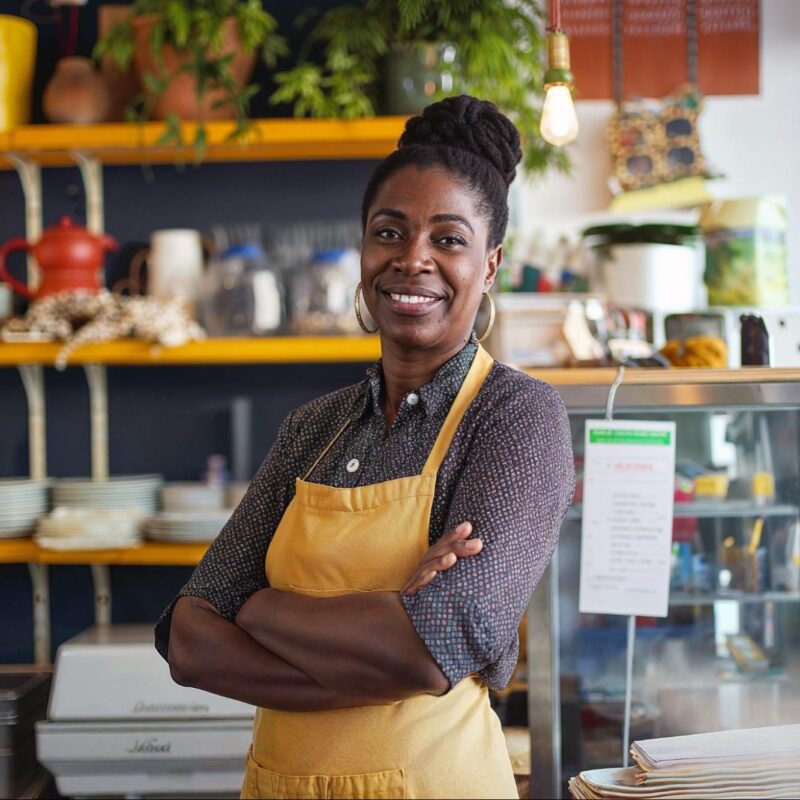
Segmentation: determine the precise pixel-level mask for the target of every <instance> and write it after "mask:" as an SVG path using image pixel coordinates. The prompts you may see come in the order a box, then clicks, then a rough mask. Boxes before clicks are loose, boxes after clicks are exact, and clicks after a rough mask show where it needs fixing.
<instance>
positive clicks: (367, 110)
mask: <svg viewBox="0 0 800 800" xmlns="http://www.w3.org/2000/svg"><path fill="white" fill-rule="evenodd" d="M297 23H298V25H300V26H301V27H306V26H310V29H309V31H308V33H307V36H306V39H305V42H304V45H303V48H302V50H301V53H300V58H299V59H298V63H297V65H296V66H295V67H294V68H292V69H290V70H287V71H284V72H280V73H277V74H276V75H275V81H276V83H277V84H278V89H277V91H276V92H275V93H274V94H273V95H272V97H271V102H272V103H275V104H277V103H289V104H291V105H292V107H293V110H294V114H295V115H296V116H312V117H336V118H344V119H351V118H355V117H365V116H371V115H373V114H375V113H376V112H377V111H378V110H380V101H381V92H380V77H381V75H382V69H383V68H384V65H385V63H386V60H387V57H388V56H390V54H391V53H392V50H393V49H395V50H397V49H398V48H400V49H402V48H415V47H417V48H418V47H421V46H422V47H425V46H427V47H428V48H433V49H434V50H435V51H438V52H440V53H442V54H445V53H449V54H450V57H451V58H450V60H449V61H448V62H447V65H446V72H447V75H448V76H449V77H448V80H447V81H443V82H441V83H440V84H439V85H437V86H436V87H435V90H434V91H433V92H431V96H430V97H427V98H426V102H433V101H434V100H437V99H440V98H441V97H443V96H446V95H448V94H471V95H474V96H477V97H480V98H482V99H485V100H491V101H492V102H494V103H495V104H496V105H497V106H498V107H499V108H501V109H502V110H503V111H504V112H506V113H507V114H508V115H509V116H510V117H511V118H512V119H513V121H514V123H515V124H516V125H517V127H518V128H519V130H520V134H521V135H522V139H523V152H524V164H525V167H526V168H527V170H528V171H529V172H531V173H537V172H543V171H544V170H546V169H548V168H549V167H553V166H554V167H556V168H558V169H561V170H568V168H569V158H568V156H567V154H566V153H565V152H564V151H563V150H560V149H558V148H555V147H553V146H552V145H549V144H547V143H546V142H545V141H544V140H543V139H542V138H541V136H540V135H539V121H540V118H541V106H542V101H543V96H544V91H543V88H542V80H543V72H544V70H543V62H544V56H545V52H544V51H545V42H544V37H543V27H544V26H543V21H542V11H541V8H540V6H539V3H538V2H536V0H518V2H515V3H513V4H512V3H508V2H506V0H360V2H358V3H352V4H348V5H343V6H339V7H336V8H333V9H330V10H329V11H326V12H325V13H324V14H322V15H321V16H318V15H316V14H315V13H314V12H305V13H304V14H302V15H301V16H300V17H298V21H297ZM428 52H430V49H429V51H428ZM315 53H319V54H320V55H319V56H318V57H315V56H314V55H313V54H315Z"/></svg>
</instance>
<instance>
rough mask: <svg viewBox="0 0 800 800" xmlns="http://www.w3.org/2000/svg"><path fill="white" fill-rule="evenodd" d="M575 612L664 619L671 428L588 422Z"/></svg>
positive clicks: (668, 425) (672, 474) (672, 461)
mask: <svg viewBox="0 0 800 800" xmlns="http://www.w3.org/2000/svg"><path fill="white" fill-rule="evenodd" d="M583 481H584V486H583V532H582V539H581V579H580V603H579V607H580V611H581V612H582V613H586V614H623V615H626V616H627V615H631V614H634V615H637V616H643V617H666V616H667V610H668V604H669V574H670V552H671V547H672V510H673V509H672V507H673V498H674V485H675V423H674V422H639V421H633V420H625V421H617V422H611V421H604V420H588V421H587V423H586V457H585V461H584V477H583Z"/></svg>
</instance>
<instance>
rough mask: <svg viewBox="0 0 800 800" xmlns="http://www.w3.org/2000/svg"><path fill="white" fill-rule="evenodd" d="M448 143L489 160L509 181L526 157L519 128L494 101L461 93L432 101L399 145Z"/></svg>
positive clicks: (409, 127) (403, 136)
mask: <svg viewBox="0 0 800 800" xmlns="http://www.w3.org/2000/svg"><path fill="white" fill-rule="evenodd" d="M410 145H444V146H446V147H456V148H460V149H462V150H468V151H469V152H471V153H473V154H474V155H476V156H479V157H480V158H485V159H486V160H487V161H489V162H490V163H491V164H492V165H493V166H494V167H495V168H496V169H497V171H498V172H499V173H500V174H501V175H502V176H503V178H504V179H505V182H506V184H510V183H511V181H513V180H514V176H515V174H516V169H517V164H519V162H520V160H521V159H522V150H521V149H520V142H519V131H517V129H516V127H515V126H514V123H513V122H511V120H510V119H509V118H508V117H507V116H506V115H505V114H503V113H502V112H501V111H500V110H499V109H498V108H497V106H496V105H495V104H494V103H490V102H489V101H488V100H478V99H477V98H475V97H470V96H468V95H461V96H460V97H447V98H445V99H444V100H440V101H439V102H438V103H433V104H432V105H429V106H428V107H427V108H426V109H425V110H424V111H423V112H422V114H421V115H419V116H416V117H412V118H411V119H410V120H408V122H406V127H405V130H404V131H403V135H402V136H401V137H400V141H399V142H398V147H399V148H403V147H408V146H410Z"/></svg>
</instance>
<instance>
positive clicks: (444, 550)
mask: <svg viewBox="0 0 800 800" xmlns="http://www.w3.org/2000/svg"><path fill="white" fill-rule="evenodd" d="M471 533H472V524H471V523H469V522H462V523H461V524H460V525H458V526H457V527H456V528H454V529H453V530H452V531H450V532H449V533H446V534H445V535H444V536H442V538H441V539H439V541H438V542H436V544H434V545H431V547H429V548H428V551H427V552H426V553H425V555H424V556H423V557H422V561H420V562H419V564H417V567H416V569H415V570H414V572H413V573H412V574H411V577H410V578H409V579H408V581H407V582H406V585H405V586H404V587H403V592H402V593H403V594H404V595H406V597H413V596H414V595H415V594H416V593H417V592H418V591H419V590H420V589H422V588H424V587H425V586H427V585H428V584H429V583H430V582H431V581H432V580H433V579H434V578H435V577H436V576H437V575H438V574H439V573H440V572H445V571H446V570H448V569H450V567H452V566H453V565H454V564H455V563H456V562H457V561H458V559H459V558H468V557H469V556H476V555H478V553H480V551H481V549H482V548H483V542H482V541H481V540H480V539H470V538H469V536H470V534H471Z"/></svg>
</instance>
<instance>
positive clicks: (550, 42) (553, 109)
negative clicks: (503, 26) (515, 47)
mask: <svg viewBox="0 0 800 800" xmlns="http://www.w3.org/2000/svg"><path fill="white" fill-rule="evenodd" d="M556 11H558V8H557V7H556ZM555 16H556V19H557V20H558V19H560V17H559V15H558V14H556V15H555ZM544 88H545V96H544V105H543V106H542V120H541V122H540V123H539V130H540V133H541V134H542V139H544V140H545V141H546V142H549V143H550V144H552V145H555V146H556V147H563V146H564V145H565V144H569V143H570V142H572V141H574V139H575V137H576V136H577V135H578V115H577V114H576V113H575V103H574V102H573V101H572V72H571V71H570V68H569V39H568V38H567V35H566V34H565V33H564V31H562V30H560V29H559V28H551V29H549V30H548V34H547V72H546V73H545V76H544Z"/></svg>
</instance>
